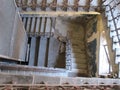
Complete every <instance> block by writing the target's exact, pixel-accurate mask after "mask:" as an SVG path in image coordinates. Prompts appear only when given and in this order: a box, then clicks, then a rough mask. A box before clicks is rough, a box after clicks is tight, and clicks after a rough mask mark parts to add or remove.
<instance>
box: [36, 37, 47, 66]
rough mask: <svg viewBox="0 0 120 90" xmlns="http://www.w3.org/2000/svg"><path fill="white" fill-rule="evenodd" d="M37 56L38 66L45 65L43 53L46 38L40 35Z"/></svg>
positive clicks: (44, 52)
mask: <svg viewBox="0 0 120 90" xmlns="http://www.w3.org/2000/svg"><path fill="white" fill-rule="evenodd" d="M39 45H40V46H39V56H38V66H43V67H44V65H45V56H46V55H45V54H46V45H47V38H45V37H41V39H40V44H39Z"/></svg>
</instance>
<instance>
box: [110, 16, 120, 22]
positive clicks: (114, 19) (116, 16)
mask: <svg viewBox="0 0 120 90" xmlns="http://www.w3.org/2000/svg"><path fill="white" fill-rule="evenodd" d="M118 18H120V15H118V16H116V17H114V18H112V19H111V20H108V21H109V22H111V21H113V20H115V19H118Z"/></svg>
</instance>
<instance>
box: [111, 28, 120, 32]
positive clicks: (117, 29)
mask: <svg viewBox="0 0 120 90" xmlns="http://www.w3.org/2000/svg"><path fill="white" fill-rule="evenodd" d="M116 30H117V31H118V30H120V28H117V29H115V30H111V32H113V31H116Z"/></svg>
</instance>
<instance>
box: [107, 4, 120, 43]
mask: <svg viewBox="0 0 120 90" xmlns="http://www.w3.org/2000/svg"><path fill="white" fill-rule="evenodd" d="M107 6H108V7H109V8H110V13H111V16H112V18H115V17H114V15H113V12H112V10H111V6H110V5H107ZM107 6H106V7H107ZM113 24H114V27H115V31H116V33H117V37H118V35H119V33H118V31H117V26H116V22H115V19H113ZM118 41H119V45H120V39H119V38H118Z"/></svg>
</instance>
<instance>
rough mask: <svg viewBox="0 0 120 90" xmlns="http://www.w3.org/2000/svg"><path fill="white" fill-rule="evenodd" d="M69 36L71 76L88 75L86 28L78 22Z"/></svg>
mask: <svg viewBox="0 0 120 90" xmlns="http://www.w3.org/2000/svg"><path fill="white" fill-rule="evenodd" d="M71 33H72V35H70V36H69V38H70V42H71V67H72V68H71V71H70V72H69V76H88V62H87V56H86V47H85V40H84V37H85V35H84V33H85V30H84V29H83V28H81V26H79V24H76V27H75V28H74V30H73V31H72V32H71Z"/></svg>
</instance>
